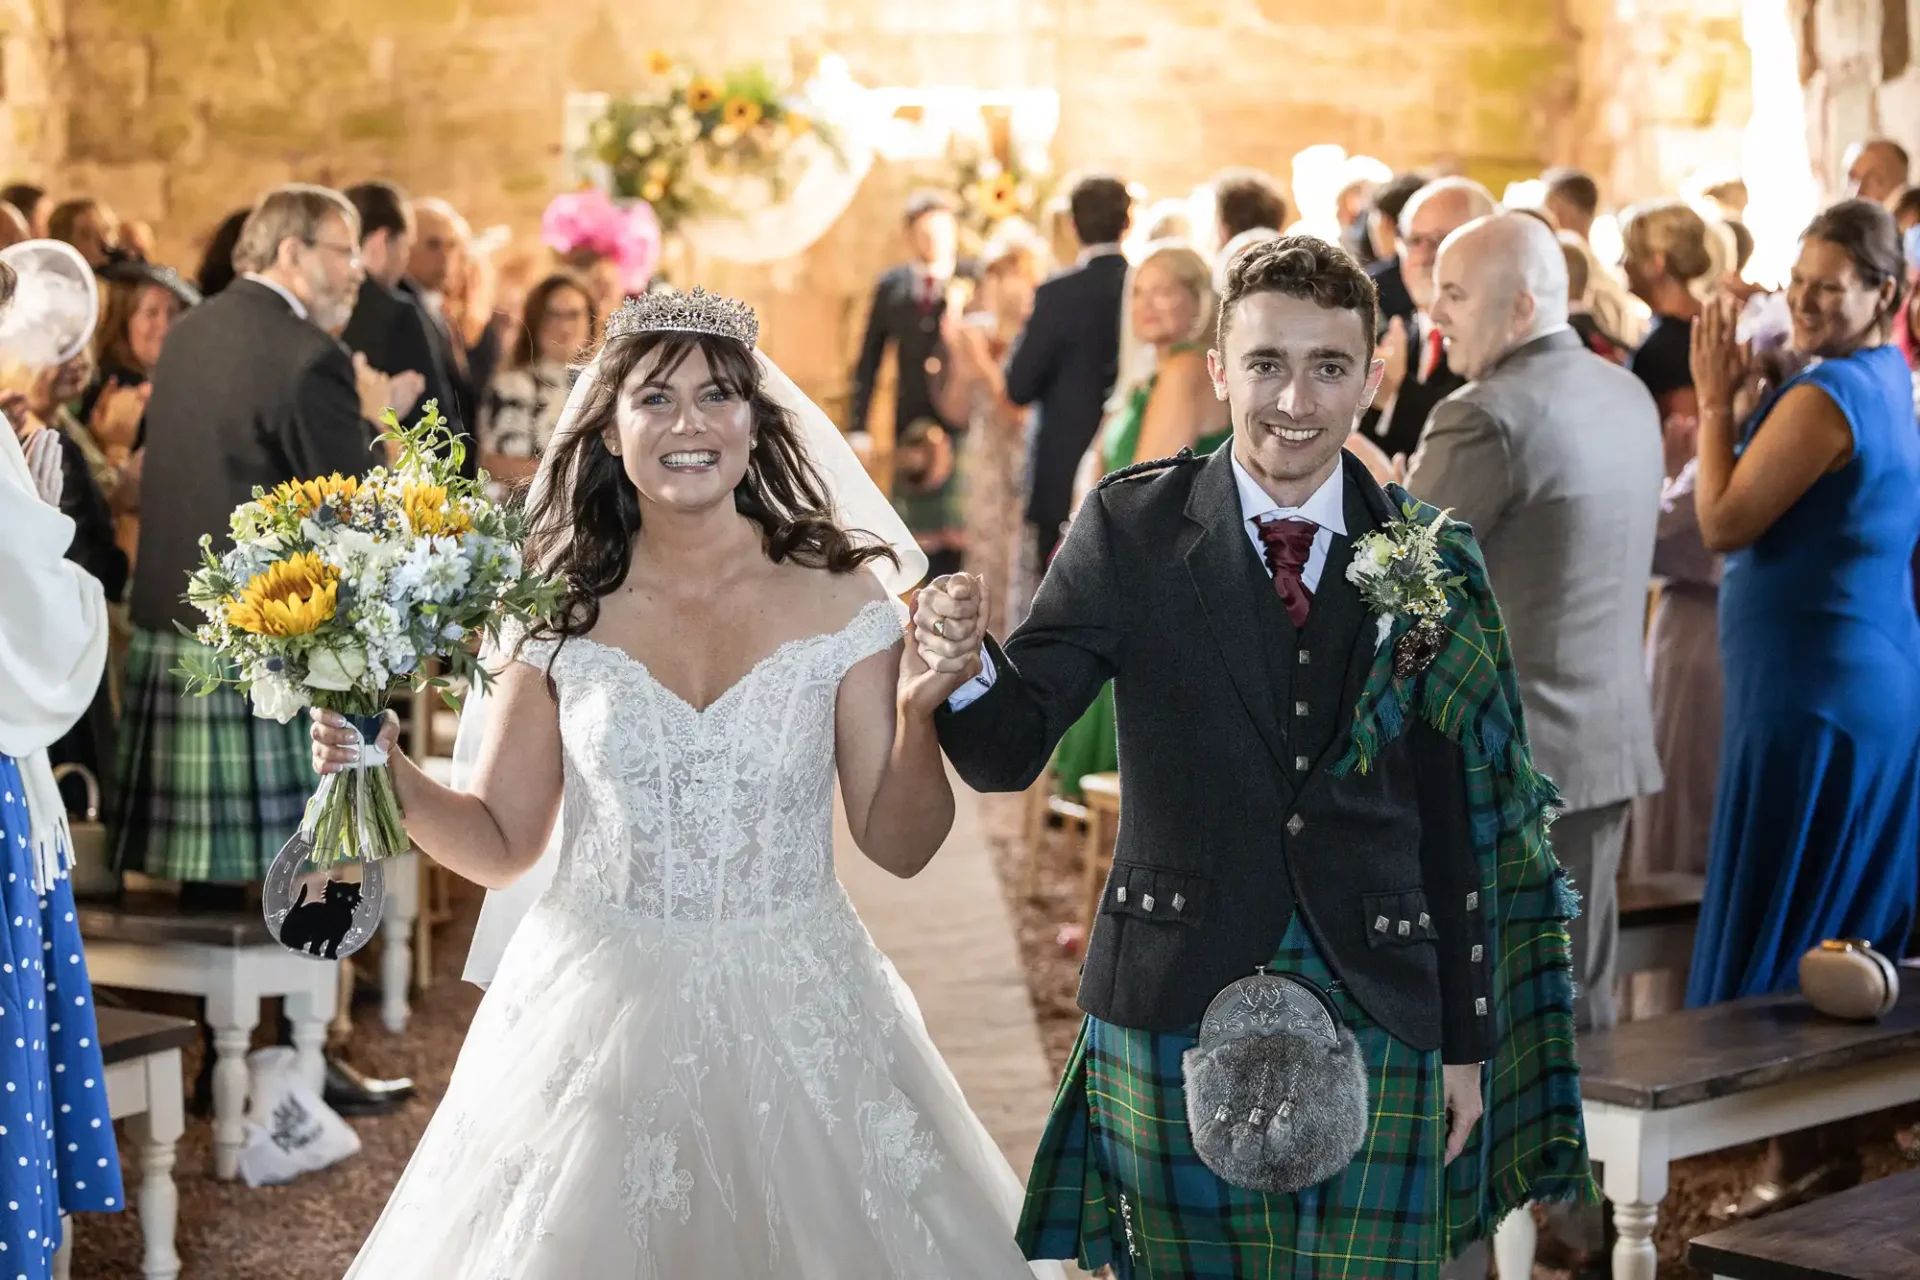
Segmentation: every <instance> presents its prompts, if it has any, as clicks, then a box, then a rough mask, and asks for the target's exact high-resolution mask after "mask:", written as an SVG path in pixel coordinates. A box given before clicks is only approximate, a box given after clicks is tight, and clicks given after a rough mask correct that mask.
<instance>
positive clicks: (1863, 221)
mask: <svg viewBox="0 0 1920 1280" xmlns="http://www.w3.org/2000/svg"><path fill="white" fill-rule="evenodd" d="M1904 274H1905V273H1904V269H1903V263H1902V259H1901V252H1900V240H1899V237H1898V235H1897V234H1896V233H1895V231H1894V225H1893V220H1892V218H1891V217H1889V216H1888V214H1887V213H1886V211H1885V210H1884V209H1882V208H1881V207H1880V206H1879V205H1878V204H1874V203H1871V202H1868V201H1864V200H1848V201H1844V202H1842V203H1840V204H1837V205H1835V206H1833V207H1832V208H1830V209H1828V210H1827V211H1825V212H1824V213H1822V214H1820V215H1819V216H1818V217H1816V218H1815V219H1814V220H1813V222H1812V224H1811V225H1810V226H1808V228H1807V230H1806V232H1805V235H1804V236H1803V238H1802V241H1801V245H1800V256H1799V259H1798V261H1797V262H1796V263H1795V265H1794V268H1793V276H1792V282H1791V284H1790V286H1789V288H1788V301H1789V304H1790V307H1791V310H1792V318H1793V346H1794V348H1795V349H1796V351H1797V352H1799V353H1800V354H1802V355H1805V356H1809V357H1813V363H1812V364H1811V365H1810V366H1809V367H1807V368H1805V369H1803V370H1802V371H1801V372H1799V373H1798V374H1796V375H1794V376H1793V377H1792V378H1790V379H1788V380H1786V381H1785V382H1784V383H1783V384H1782V385H1781V386H1780V387H1779V389H1778V390H1777V391H1776V392H1774V393H1773V394H1772V395H1771V396H1770V397H1769V398H1767V399H1766V400H1765V401H1764V402H1763V403H1762V404H1761V406H1760V408H1759V409H1758V410H1757V411H1756V412H1755V413H1754V414H1753V415H1752V416H1751V417H1750V418H1749V419H1748V422H1747V425H1746V427H1745V430H1744V431H1743V432H1740V433H1739V434H1736V424H1735V422H1734V418H1733V401H1734V395H1735V391H1736V388H1737V387H1738V385H1739V384H1740V382H1741V381H1742V380H1743V379H1744V378H1745V376H1746V355H1745V353H1744V352H1743V351H1742V350H1741V349H1740V348H1739V347H1738V346H1737V345H1736V343H1735V341H1734V333H1733V330H1734V321H1735V315H1736V311H1735V307H1734V305H1733V304H1732V303H1730V302H1729V303H1725V304H1722V305H1718V306H1715V307H1712V308H1710V309H1709V311H1708V313H1707V314H1706V315H1704V316H1703V317H1702V318H1701V320H1700V322H1699V323H1698V324H1697V325H1696V326H1695V329H1694V339H1693V352H1692V358H1693V375H1694V385H1695V388H1696V390H1697V392H1698V395H1699V400H1700V437H1699V468H1698V478H1697V484H1696V491H1695V497H1694V502H1695V510H1696V512H1697V514H1698V517H1699V523H1700V531H1701V534H1702V536H1703V538H1704V540H1705V541H1706V543H1707V545H1708V546H1709V547H1710V548H1712V549H1713V550H1715V551H1720V552H1724V553H1726V556H1727V558H1726V566H1725V573H1724V577H1723V580H1722V583H1721V588H1720V648H1721V656H1722V659H1723V662H1724V665H1725V671H1726V704H1725V705H1726V720H1725V730H1724V734H1723V738H1722V752H1721V758H1720V776H1719V787H1718V795H1717V797H1716V800H1715V807H1714V817H1713V834H1712V852H1711V855H1710V860H1709V864H1708V868H1707V890H1706V901H1705V903H1704V904H1703V906H1702V910H1701V917H1700V929H1699V934H1698V937H1697V940H1696V941H1695V944H1694V955H1693V970H1692V974H1691V977H1690V981H1689V983H1688V988H1687V1003H1688V1004H1689V1005H1692V1006H1699V1005H1705V1004H1712V1003H1715V1002H1717V1001H1722V1000H1731V999H1734V998H1736V997H1740V996H1751V995H1758V994H1762V993H1766V992H1775V991H1783V990H1790V989H1792V988H1793V987H1794V986H1795V984H1796V981H1797V979H1796V967H1797V965H1798V963H1799V959H1800V956H1801V954H1802V953H1803V952H1805V951H1807V950H1808V949H1809V948H1811V947H1814V946H1816V945H1818V944H1819V943H1820V942H1821V941H1822V940H1823V939H1827V938H1864V939H1867V940H1868V941H1870V942H1871V943H1872V944H1873V945H1874V946H1875V947H1876V948H1878V949H1880V950H1882V951H1884V952H1887V953H1888V954H1892V955H1899V954H1900V949H1901V948H1902V946H1903V945H1904V944H1905V942H1906V938H1907V933H1908V930H1909V927H1910V926H1911V925H1912V923H1913V915H1914V900H1915V896H1916V887H1917V884H1920V880H1917V876H1920V868H1916V865H1915V864H1916V858H1917V857H1920V621H1916V618H1915V612H1914V586H1913V577H1912V562H1913V554H1914V547H1915V543H1916V540H1920V501H1916V495H1920V431H1916V430H1915V422H1914V401H1913V384H1912V380H1911V377H1910V375H1909V373H1908V370H1907V365H1906V362H1905V360H1904V359H1903V358H1902V357H1901V355H1900V352H1899V351H1898V350H1897V349H1896V348H1895V347H1894V346H1893V345H1892V344H1891V343H1890V342H1889V341H1888V340H1887V339H1888V332H1889V328H1890V325H1891V322H1892V319H1893V316H1894V314H1895V312H1896V311H1897V309H1898V306H1899V301H1900V290H1901V283H1902V279H1903V276H1904Z"/></svg>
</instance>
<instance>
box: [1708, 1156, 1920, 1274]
mask: <svg viewBox="0 0 1920 1280" xmlns="http://www.w3.org/2000/svg"><path fill="white" fill-rule="evenodd" d="M1687 1261H1688V1262H1690V1263H1692V1264H1693V1266H1694V1267H1695V1268H1696V1269H1697V1270H1700V1271H1704V1272H1707V1273H1708V1274H1710V1275H1712V1276H1713V1277H1714V1280H1913V1277H1915V1276H1920V1170H1917V1171H1913V1172H1909V1173H1898V1174H1895V1175H1894V1176H1893V1177H1891V1178H1881V1179H1880V1180H1879V1181H1877V1182H1869V1183H1867V1184H1865V1185H1864V1186H1858V1187H1854V1188H1853V1189H1852V1190H1850V1191H1842V1192H1840V1193H1839V1194H1838V1195H1832V1196H1828V1197H1826V1198H1825V1199H1823V1200H1815V1201H1813V1202H1812V1203H1811V1204H1803V1205H1799V1206H1797V1207H1795V1208H1792V1209H1786V1210H1782V1211H1781V1212H1779V1213H1774V1214H1768V1215H1767V1216H1766V1217H1764V1218H1760V1219H1758V1220H1757V1221H1754V1222H1743V1223H1740V1224H1739V1225H1737V1226H1732V1227H1728V1228H1727V1229H1725V1230H1724V1231H1716V1232H1714V1233H1713V1234H1712V1235H1706V1236H1701V1237H1700V1238H1699V1239H1697V1240H1695V1241H1693V1242H1692V1243H1691V1244H1690V1245H1689V1246H1688V1248H1687Z"/></svg>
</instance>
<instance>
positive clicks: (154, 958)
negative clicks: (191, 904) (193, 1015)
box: [79, 894, 405, 1179]
mask: <svg viewBox="0 0 1920 1280" xmlns="http://www.w3.org/2000/svg"><path fill="white" fill-rule="evenodd" d="M79 922H80V934H81V937H82V938H84V939H85V940H86V947H87V971H88V974H89V976H90V977H91V978H92V979H93V982H94V985H95V986H101V987H126V988H129V989H131V990H135V991H170V992H173V993H175V994H178V995H194V996H204V997H205V998H206V1001H207V1022H208V1025H210V1026H211V1027H212V1028H213V1049H214V1067H213V1169H214V1176H215V1177H217V1178H221V1179H232V1178H234V1177H236V1176H237V1175H238V1174H239V1171H240V1149H241V1147H243V1146H244V1145H245V1144H246V1108H247V1086H248V1074H247V1050H248V1049H249V1048H250V1047H251V1046H252V1042H253V1029H254V1027H256V1026H257V1025H259V1022H260V1001H261V1000H263V999H265V998H267V997H269V996H280V997H281V998H282V999H284V1001H285V1002H286V1010H287V1017H288V1019H289V1020H291V1021H292V1023H293V1045H294V1048H295V1050H296V1051H297V1052H298V1054H299V1058H300V1070H301V1073H302V1074H303V1075H304V1076H305V1077H306V1079H307V1081H308V1083H310V1084H311V1085H312V1086H313V1087H314V1089H315V1090H316V1091H317V1090H320V1089H322V1088H324V1087H325V1084H326V1060H325V1057H324V1051H325V1048H326V1039H327V1023H328V1022H329V1021H331V1020H332V1018H333V1011H334V1005H335V1002H336V999H337V995H338V988H339V973H340V962H339V961H337V960H315V959H313V958H312V957H309V956H303V955H297V954H295V953H294V952H292V951H289V950H287V949H286V948H285V947H282V946H281V945H280V944H279V943H277V942H275V941H274V940H273V935H271V934H270V933H268V932H267V924H266V921H265V920H264V919H262V918H261V917H260V915H259V914H258V913H257V912H237V913H228V912H183V911H182V910H181V908H180V903H179V900H178V899H174V898H168V897H165V896H158V897H154V898H147V897H144V896H142V895H136V894H129V895H127V897H126V898H124V899H122V900H120V901H119V902H117V903H114V904H83V905H82V906H81V907H80V910H79ZM401 990H402V991H403V992H404V991H405V986H404V984H403V985H402V987H401Z"/></svg>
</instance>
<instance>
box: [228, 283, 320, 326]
mask: <svg viewBox="0 0 1920 1280" xmlns="http://www.w3.org/2000/svg"><path fill="white" fill-rule="evenodd" d="M240 278H241V279H242V280H251V281H253V282H254V283H255V284H260V285H265V286H266V287H267V288H269V289H271V290H273V291H274V292H275V293H277V294H279V295H280V296H281V297H283V298H285V299H286V300H287V305H288V306H290V307H292V308H293V314H295V315H297V316H299V317H300V318H301V319H302V320H305V319H306V318H307V304H306V303H304V302H302V301H300V299H298V298H296V297H294V296H293V292H292V290H290V289H288V288H287V286H285V285H283V284H281V283H280V282H279V281H277V280H269V279H267V278H266V277H265V276H263V275H261V274H260V273H259V272H257V271H247V272H243V273H242V274H241V277H240Z"/></svg>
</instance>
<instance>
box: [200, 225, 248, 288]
mask: <svg viewBox="0 0 1920 1280" xmlns="http://www.w3.org/2000/svg"><path fill="white" fill-rule="evenodd" d="M252 213H253V208H252V206H251V205H249V206H248V207H246V208H244V209H235V210H234V211H233V212H232V213H230V214H228V215H227V216H226V217H224V218H222V219H221V220H220V225H219V226H218V227H215V228H214V231H213V237H212V238H211V239H209V240H208V241H207V248H206V252H205V253H204V254H203V255H202V256H201V259H200V269H199V271H197V272H195V273H194V279H195V280H196V281H198V282H199V284H200V293H201V296H203V297H207V298H211V297H212V296H213V295H214V294H216V293H219V292H220V291H221V290H222V289H224V288H226V287H227V286H228V285H230V284H232V283H233V280H234V275H235V273H234V269H233V247H234V245H236V244H238V243H239V242H240V230H241V228H243V227H245V226H246V225H247V218H248V217H249V216H251V215H252Z"/></svg>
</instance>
